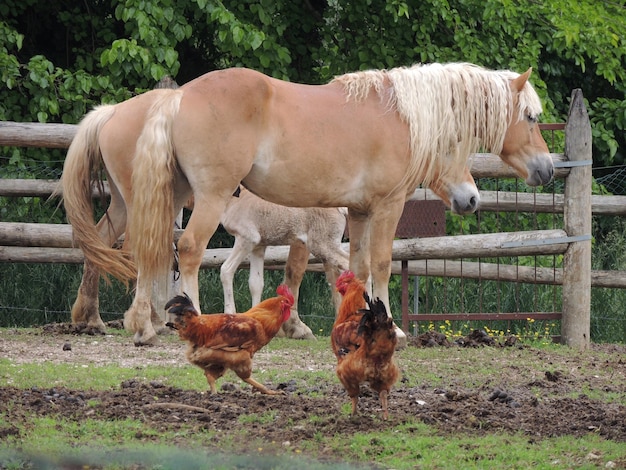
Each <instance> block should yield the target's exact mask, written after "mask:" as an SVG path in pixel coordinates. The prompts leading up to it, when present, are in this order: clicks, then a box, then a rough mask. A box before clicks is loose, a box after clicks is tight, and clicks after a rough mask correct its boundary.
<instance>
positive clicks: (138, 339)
mask: <svg viewBox="0 0 626 470" xmlns="http://www.w3.org/2000/svg"><path fill="white" fill-rule="evenodd" d="M133 342H134V343H135V346H136V347H143V346H155V345H156V344H158V342H159V339H158V338H157V336H156V335H154V336H151V337H149V338H144V337H142V336H141V335H140V334H139V333H136V334H135V337H134V338H133Z"/></svg>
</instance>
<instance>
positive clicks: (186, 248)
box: [177, 190, 233, 311]
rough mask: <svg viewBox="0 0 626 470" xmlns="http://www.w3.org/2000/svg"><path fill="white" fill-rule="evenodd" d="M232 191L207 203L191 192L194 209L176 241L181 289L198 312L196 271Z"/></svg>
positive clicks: (198, 296) (203, 198) (198, 297)
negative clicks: (193, 199)
mask: <svg viewBox="0 0 626 470" xmlns="http://www.w3.org/2000/svg"><path fill="white" fill-rule="evenodd" d="M232 193H233V191H232V190H230V191H228V192H226V191H225V192H224V195H222V196H221V197H220V198H214V199H213V200H211V201H210V202H209V201H207V198H205V197H199V195H198V194H196V193H195V192H194V198H195V203H194V209H193V212H192V213H191V217H190V218H189V221H188V222H187V227H186V228H185V231H184V232H183V234H182V236H181V237H180V239H179V240H178V244H177V246H178V267H179V269H180V281H181V290H182V291H183V292H186V293H187V295H189V297H190V298H191V300H192V302H193V305H194V307H196V309H198V311H201V309H200V294H199V292H198V271H199V270H200V264H201V263H202V256H203V255H204V251H205V249H206V247H207V244H208V243H209V240H210V239H211V237H212V236H213V233H215V230H216V229H217V226H218V225H219V221H220V216H221V215H222V213H223V212H224V208H225V207H226V203H227V201H228V200H229V199H230V198H231V197H232Z"/></svg>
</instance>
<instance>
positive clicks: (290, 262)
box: [280, 240, 316, 339]
mask: <svg viewBox="0 0 626 470" xmlns="http://www.w3.org/2000/svg"><path fill="white" fill-rule="evenodd" d="M308 263H309V249H308V247H307V246H306V244H305V243H304V242H302V241H300V240H297V241H295V242H294V243H292V244H291V245H290V246H289V256H288V257H287V264H285V278H284V281H285V284H287V285H288V286H289V289H291V292H292V293H293V298H294V303H293V307H292V308H291V316H290V317H289V320H287V321H286V322H285V323H283V326H282V327H281V329H280V332H281V333H282V334H284V336H287V337H288V338H294V339H316V338H315V335H314V334H313V332H312V331H311V328H309V327H308V326H307V325H305V324H304V322H303V321H302V320H301V319H300V315H299V314H298V295H299V293H300V284H302V278H303V277H304V273H305V271H306V267H307V265H308Z"/></svg>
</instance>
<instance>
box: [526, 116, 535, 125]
mask: <svg viewBox="0 0 626 470" xmlns="http://www.w3.org/2000/svg"><path fill="white" fill-rule="evenodd" d="M526 119H528V122H530V123H531V124H535V123H536V122H537V116H533V115H532V114H529V115H528V116H526Z"/></svg>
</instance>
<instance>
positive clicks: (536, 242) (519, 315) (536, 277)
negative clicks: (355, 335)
mask: <svg viewBox="0 0 626 470" xmlns="http://www.w3.org/2000/svg"><path fill="white" fill-rule="evenodd" d="M562 127H563V126H561V128H562ZM544 128H546V129H548V130H549V131H552V132H560V131H559V126H558V125H556V126H555V125H544ZM74 132H75V126H72V125H63V124H26V123H8V122H6V123H0V145H4V146H32V147H52V148H60V149H62V148H66V147H67V146H69V143H70V142H71V139H72V138H73V135H74ZM546 140H547V141H548V142H549V141H550V139H546ZM564 143H565V146H564V151H563V152H562V153H554V154H553V155H552V156H553V160H554V162H555V166H556V178H557V181H555V183H553V184H551V185H549V187H548V188H545V189H543V190H541V191H550V192H539V191H533V192H525V191H528V188H527V187H525V185H524V184H523V183H520V182H519V181H518V180H516V179H515V177H514V173H513V171H512V170H511V169H509V168H508V167H507V166H506V165H504V164H503V163H502V162H501V160H500V159H499V158H497V157H496V156H494V155H490V154H477V155H475V156H474V157H473V159H472V173H473V175H474V177H475V178H477V180H478V184H479V188H480V189H481V209H480V211H479V213H478V214H477V215H476V216H471V217H464V218H459V217H456V216H450V215H448V216H447V224H448V226H449V227H448V232H450V231H452V232H454V233H458V235H453V236H445V237H442V236H435V237H428V238H399V239H397V240H396V241H395V242H394V249H393V259H394V265H393V272H394V274H397V276H394V279H392V282H393V283H399V284H400V285H401V286H402V289H401V292H402V298H401V299H394V302H395V305H394V303H392V308H393V309H394V310H395V311H400V310H402V325H403V328H404V329H405V330H407V331H408V332H415V331H419V328H420V326H422V325H430V324H431V323H434V322H436V323H437V324H440V323H441V322H446V321H452V322H463V323H467V324H469V325H484V324H485V323H484V322H486V321H490V322H492V321H497V322H505V324H506V325H510V324H511V322H528V321H531V322H536V323H542V324H550V325H552V324H556V325H558V326H557V328H558V331H556V332H554V331H552V332H551V333H552V334H556V335H557V336H560V339H561V341H562V342H563V343H564V344H568V345H570V346H573V347H577V348H582V349H584V348H586V347H587V346H588V344H589V341H590V323H591V321H590V303H591V287H592V286H593V287H598V288H619V289H623V288H624V287H626V273H625V272H622V271H598V270H592V269H591V234H592V219H591V215H592V212H593V214H596V215H613V216H622V215H624V213H626V203H625V198H623V197H617V196H593V197H592V196H591V182H592V178H591V160H592V157H591V130H590V126H589V121H588V117H587V113H586V109H585V107H584V104H583V100H582V93H581V92H580V91H579V90H576V91H574V93H573V94H572V105H571V109H570V114H569V118H568V122H567V123H566V125H565V135H564ZM55 188H56V181H55V180H23V179H4V180H0V197H6V198H13V197H27V196H36V197H48V196H49V195H50V194H51V193H52V191H53V190H54V189H55ZM562 188H564V189H562ZM413 199H414V200H416V201H427V202H432V201H435V200H436V197H435V196H434V195H433V194H432V193H431V192H430V191H428V190H418V191H416V193H415V194H414V196H413ZM444 217H445V216H444ZM450 227H452V229H451V228H450ZM503 227H506V230H510V227H514V230H515V231H506V232H503V231H502V230H503ZM440 228H441V227H440ZM346 247H347V245H346ZM287 252H288V248H287V247H270V248H268V250H267V252H266V266H267V267H268V269H275V268H280V267H281V266H282V265H283V264H284V262H285V261H286V257H287ZM228 253H229V249H228V248H222V249H211V250H207V252H206V253H205V257H204V260H203V263H202V267H203V268H205V269H212V268H217V267H219V266H220V265H221V263H222V262H223V261H224V260H225V259H226V257H227V256H228ZM82 261H83V258H82V253H81V252H80V250H78V249H75V248H72V242H71V227H70V226H68V225H66V224H39V223H38V224H29V223H18V222H0V263H63V264H80V263H82ZM320 269H321V268H320V267H319V265H317V263H316V260H315V259H311V262H310V270H311V271H319V270H320ZM67 295H68V296H70V297H72V298H73V296H74V295H75V291H74V292H68V293H67ZM168 296H169V293H167V292H166V293H164V295H163V297H164V298H167V297H168ZM301 316H302V317H303V319H304V320H305V321H307V315H306V313H303V312H301ZM67 318H68V319H69V312H68V314H67ZM314 331H315V329H314Z"/></svg>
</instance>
